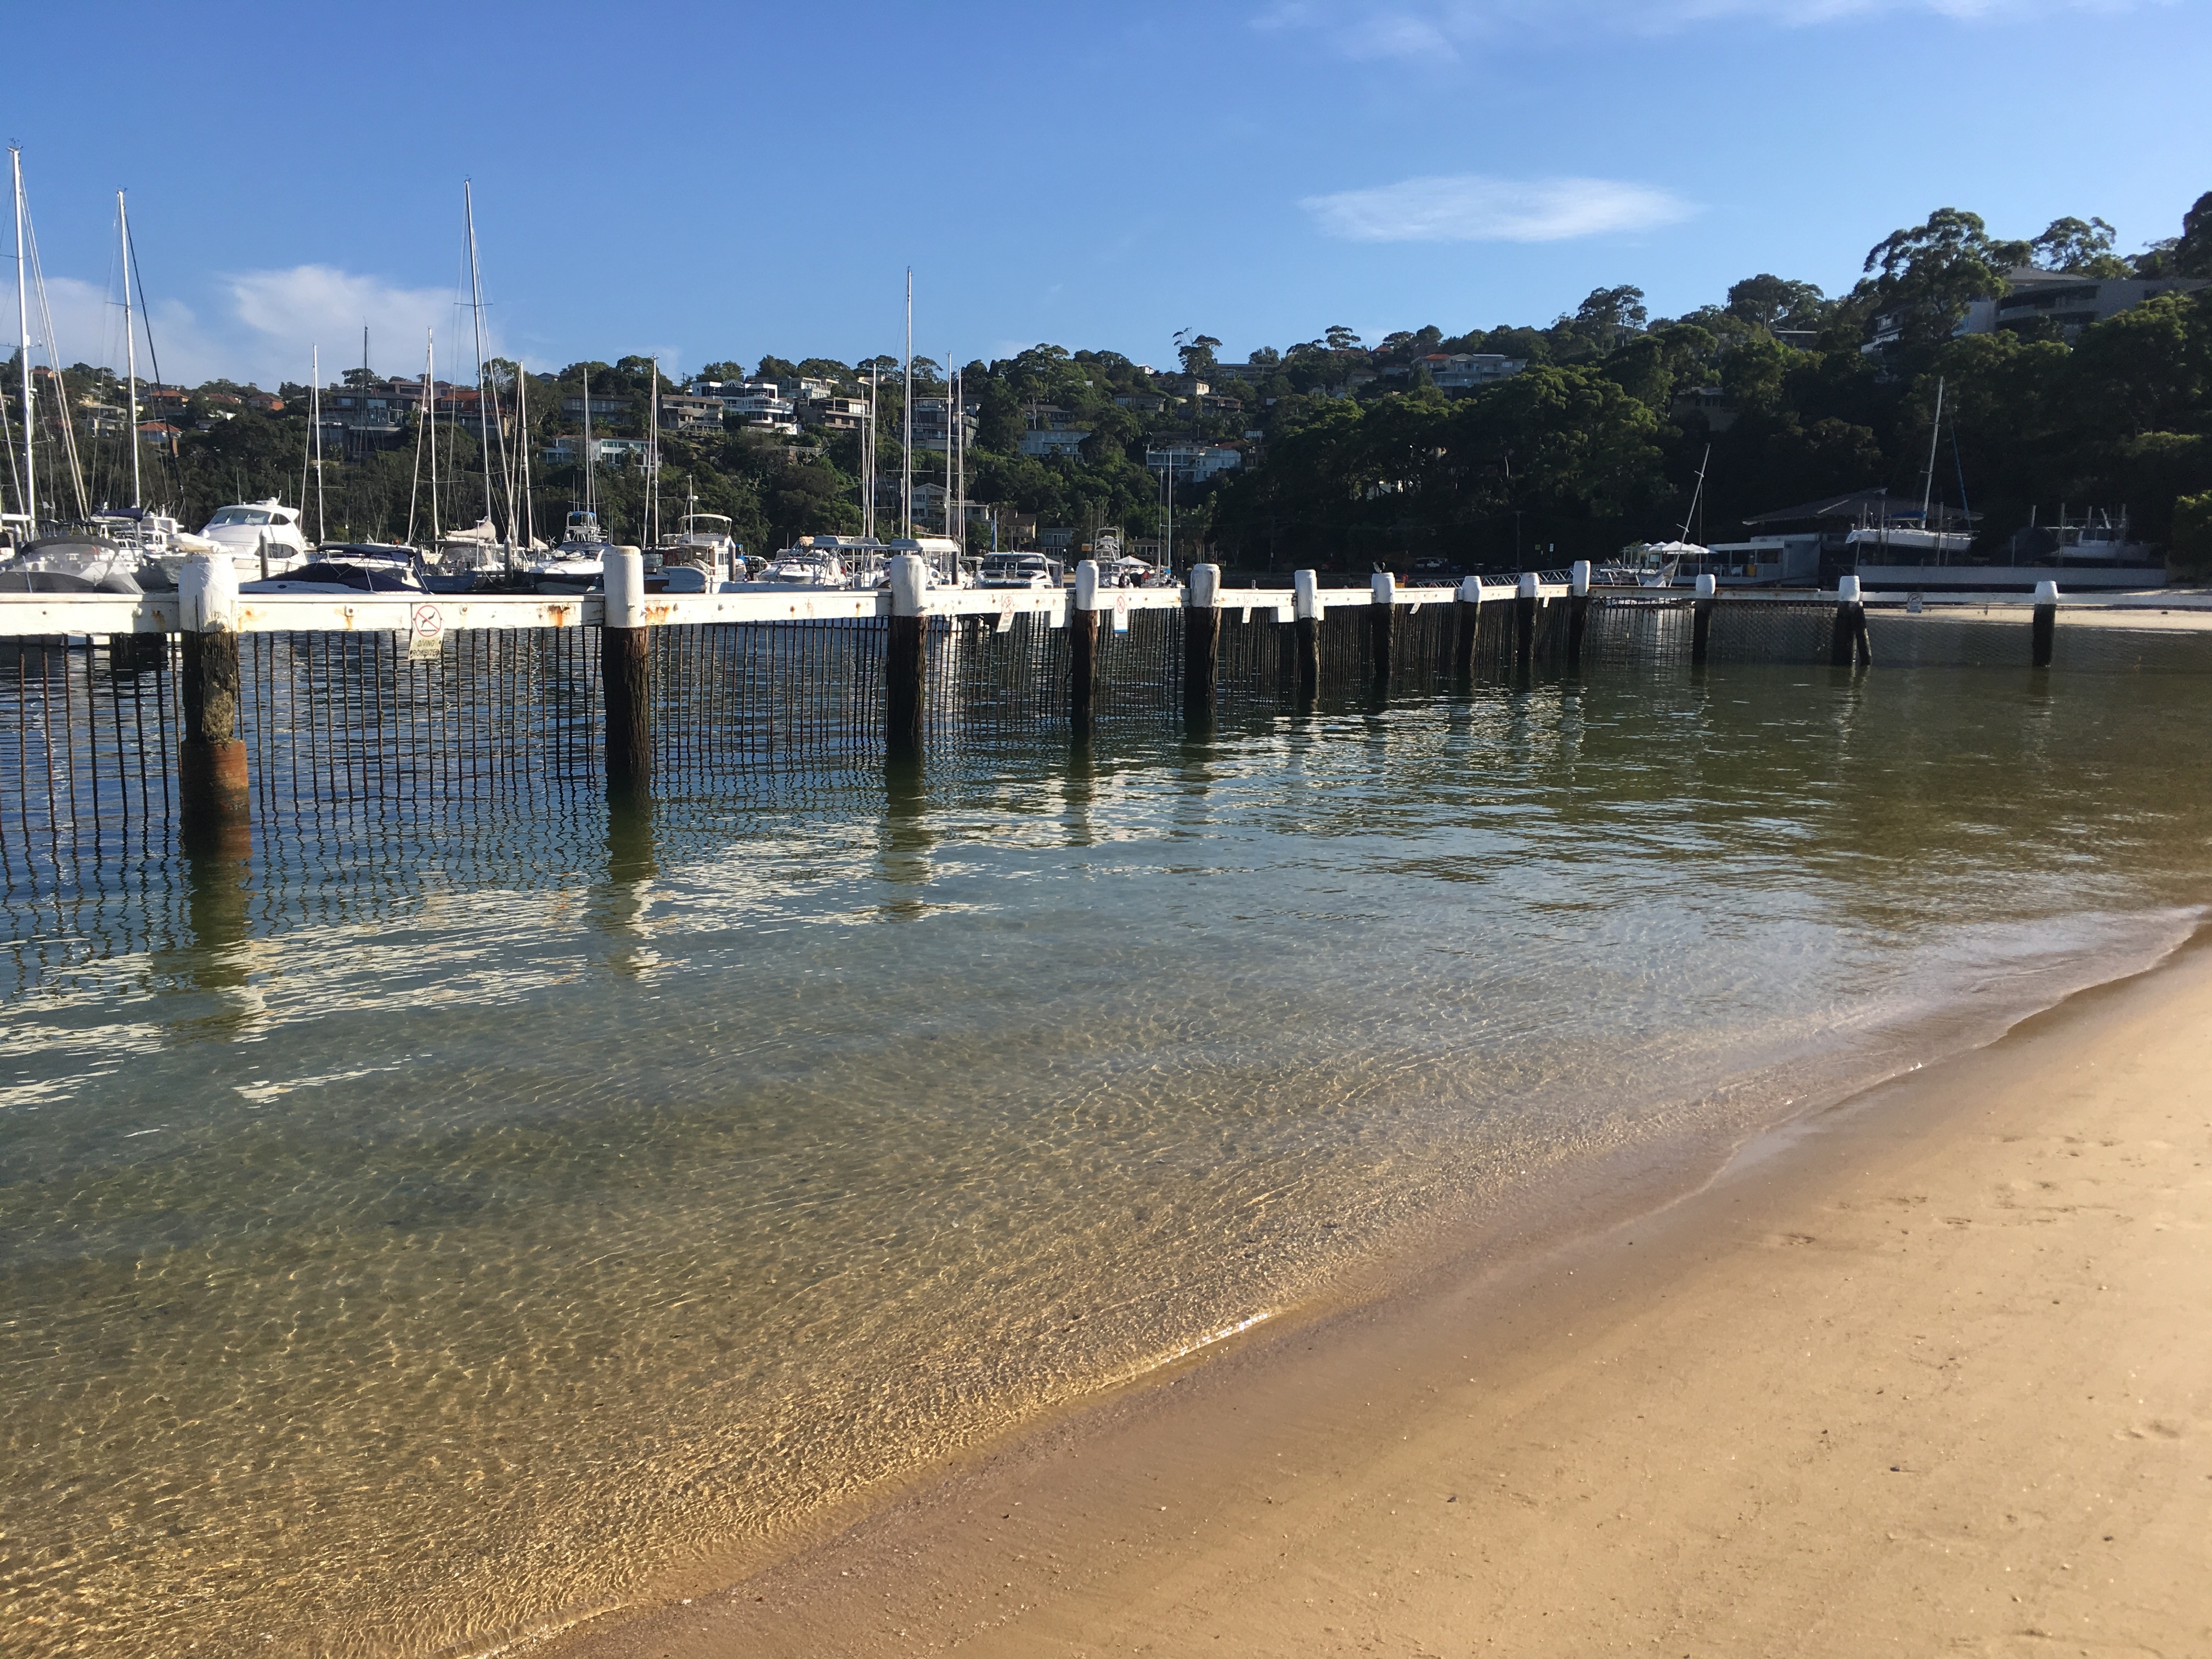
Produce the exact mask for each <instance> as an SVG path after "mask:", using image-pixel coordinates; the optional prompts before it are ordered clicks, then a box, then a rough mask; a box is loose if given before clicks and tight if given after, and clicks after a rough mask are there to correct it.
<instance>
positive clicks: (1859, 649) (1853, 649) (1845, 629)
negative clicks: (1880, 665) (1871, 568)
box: [1828, 576, 1874, 668]
mask: <svg viewBox="0 0 2212 1659" xmlns="http://www.w3.org/2000/svg"><path fill="white" fill-rule="evenodd" d="M1828 661H1829V664H1830V665H1832V666H1833V667H1837V668H1849V667H1850V666H1851V665H1852V664H1853V663H1854V662H1856V663H1857V665H1859V666H1860V667H1862V668H1863V667H1866V666H1867V665H1869V664H1871V663H1872V662H1873V661H1874V642H1873V641H1872V640H1871V639H1869V637H1868V635H1867V620H1866V605H1865V604H1864V603H1863V601H1862V600H1861V599H1860V597H1859V579H1858V578H1857V576H1839V577H1838V578H1837V579H1836V625H1835V630H1834V633H1833V635H1832V636H1831V638H1830V641H1829V646H1828Z"/></svg>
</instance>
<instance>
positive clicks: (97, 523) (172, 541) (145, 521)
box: [89, 507, 259, 580]
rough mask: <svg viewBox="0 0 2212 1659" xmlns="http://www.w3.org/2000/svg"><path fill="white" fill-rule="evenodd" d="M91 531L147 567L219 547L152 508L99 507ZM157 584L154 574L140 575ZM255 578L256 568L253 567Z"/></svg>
mask: <svg viewBox="0 0 2212 1659" xmlns="http://www.w3.org/2000/svg"><path fill="white" fill-rule="evenodd" d="M89 522H90V524H91V526H92V528H94V530H96V531H98V532H100V534H101V535H102V536H104V537H106V538H107V539H108V540H109V541H112V542H114V543H115V544H118V546H122V547H129V548H135V549H137V553H138V556H139V557H140V558H141V559H142V560H144V561H146V562H149V564H153V563H156V562H158V561H160V560H161V559H163V558H165V557H178V556H183V557H189V556H191V555H192V554H194V553H219V552H221V551H222V543H220V542H217V541H212V540H210V538H207V537H205V536H195V535H193V534H192V532H191V531H189V530H187V529H185V527H184V526H182V525H181V524H179V523H178V522H177V520H175V519H173V518H172V517H170V516H169V515H168V514H167V513H163V512H161V510H160V509H158V508H156V507H95V508H94V509H93V513H92V517H91V519H90V520H89ZM143 574H145V575H147V576H149V577H155V579H156V580H158V579H159V577H158V572H157V570H152V569H149V570H148V571H146V572H144V573H143ZM255 574H259V566H258V563H257V565H256V566H255Z"/></svg>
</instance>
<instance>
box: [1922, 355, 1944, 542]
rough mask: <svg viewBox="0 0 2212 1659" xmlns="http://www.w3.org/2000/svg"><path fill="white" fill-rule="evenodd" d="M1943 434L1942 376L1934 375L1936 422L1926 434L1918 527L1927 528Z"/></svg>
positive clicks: (1934, 492) (1934, 491) (1934, 493)
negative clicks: (1937, 456) (1926, 463)
mask: <svg viewBox="0 0 2212 1659" xmlns="http://www.w3.org/2000/svg"><path fill="white" fill-rule="evenodd" d="M1942 435H1943V377H1942V375H1940V374H1939V375H1937V376H1936V424H1935V425H1934V427H1932V428H1929V434H1928V476H1927V477H1925V478H1924V479H1923V481H1922V483H1921V485H1920V527H1921V528H1922V529H1923V530H1925V529H1927V528H1928V505H1929V501H1932V500H1933V499H1934V497H1935V495H1936V442H1937V441H1938V440H1939V439H1941V438H1942Z"/></svg>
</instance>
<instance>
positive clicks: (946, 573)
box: [872, 536, 975, 587]
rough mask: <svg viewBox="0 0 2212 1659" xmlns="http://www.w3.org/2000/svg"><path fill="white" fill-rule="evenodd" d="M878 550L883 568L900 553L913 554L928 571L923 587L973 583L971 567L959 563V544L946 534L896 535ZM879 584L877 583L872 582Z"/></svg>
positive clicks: (972, 569)
mask: <svg viewBox="0 0 2212 1659" xmlns="http://www.w3.org/2000/svg"><path fill="white" fill-rule="evenodd" d="M881 551H882V556H883V559H884V564H885V567H886V568H888V567H889V564H890V561H891V560H892V559H894V558H896V557H897V556H899V555H900V554H902V553H912V554H915V555H917V556H919V557H920V558H921V563H922V568H923V569H924V570H926V571H927V573H928V577H927V580H926V581H925V582H924V584H923V586H925V587H973V586H975V570H974V568H973V566H972V565H971V564H968V563H963V562H962V560H961V556H960V544H959V543H958V542H956V541H954V540H953V539H952V538H951V537H950V536H896V537H893V538H891V539H890V541H887V542H885V543H884V544H883V547H882V550H881ZM881 585H882V584H881V583H880V582H878V583H875V584H872V586H881Z"/></svg>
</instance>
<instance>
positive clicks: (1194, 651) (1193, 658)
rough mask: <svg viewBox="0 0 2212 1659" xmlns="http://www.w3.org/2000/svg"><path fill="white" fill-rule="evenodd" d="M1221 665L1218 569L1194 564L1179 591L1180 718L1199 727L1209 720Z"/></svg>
mask: <svg viewBox="0 0 2212 1659" xmlns="http://www.w3.org/2000/svg"><path fill="white" fill-rule="evenodd" d="M1220 663H1221V567H1220V566H1219V565H1218V564H1195V565H1193V566H1192V567H1191V569H1190V580H1189V582H1188V584H1187V585H1186V586H1185V587H1184V588H1183V605H1182V717H1183V720H1184V722H1185V723H1186V724H1198V725H1203V724H1205V723H1206V722H1207V721H1209V720H1212V718H1213V709H1214V698H1215V695H1216V690H1215V688H1216V677H1217V674H1218V670H1219V667H1220Z"/></svg>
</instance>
